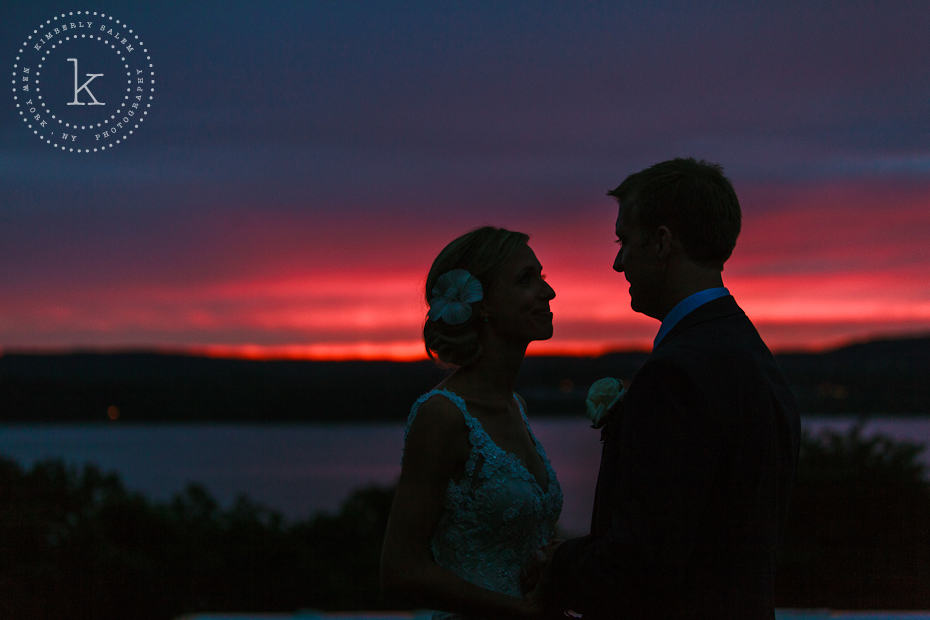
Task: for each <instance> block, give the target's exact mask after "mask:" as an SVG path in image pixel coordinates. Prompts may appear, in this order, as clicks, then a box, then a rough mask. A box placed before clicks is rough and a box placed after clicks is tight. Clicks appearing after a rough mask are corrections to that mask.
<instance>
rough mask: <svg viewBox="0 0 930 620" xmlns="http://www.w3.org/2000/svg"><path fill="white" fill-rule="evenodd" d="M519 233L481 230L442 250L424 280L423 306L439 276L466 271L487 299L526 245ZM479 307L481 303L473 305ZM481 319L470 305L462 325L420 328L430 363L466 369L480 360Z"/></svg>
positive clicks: (430, 324)
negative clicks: (501, 272) (506, 264)
mask: <svg viewBox="0 0 930 620" xmlns="http://www.w3.org/2000/svg"><path fill="white" fill-rule="evenodd" d="M529 239H530V237H529V235H527V234H524V233H521V232H514V231H511V230H505V229H503V228H494V227H491V226H484V227H482V228H477V229H475V230H473V231H471V232H469V233H466V234H464V235H462V236H461V237H458V238H457V239H455V240H453V241H452V242H450V243H449V244H448V245H447V246H446V247H444V248H443V249H442V251H441V252H440V253H439V255H438V256H437V257H436V260H434V261H433V266H432V267H430V270H429V275H428V276H427V277H426V303H427V305H429V304H430V302H431V301H432V291H433V287H434V286H436V280H438V279H439V276H441V275H442V274H444V273H446V272H449V271H452V270H453V269H465V270H467V271H468V272H469V273H470V274H471V275H473V276H474V277H475V278H477V279H478V281H479V282H481V287H482V289H484V294H485V296H487V294H488V290H489V289H490V288H491V284H493V283H494V280H495V278H496V277H497V271H498V269H499V268H500V266H501V265H502V264H503V263H504V262H505V261H506V260H507V259H508V258H510V256H511V255H512V254H513V253H514V251H515V250H517V249H518V248H520V247H521V246H523V245H526V243H527V242H528V241H529ZM475 303H481V302H475ZM480 326H481V317H480V316H478V312H477V311H476V308H475V304H472V313H471V317H470V318H469V319H468V320H467V321H465V322H464V323H462V324H459V325H449V324H448V323H446V322H445V321H442V320H439V321H433V320H431V319H430V318H429V317H427V319H426V324H425V325H424V326H423V342H424V343H425V344H426V353H427V355H429V357H430V359H432V360H433V361H437V358H438V361H439V362H441V363H442V364H445V365H448V366H468V365H469V364H473V363H474V362H476V361H478V359H479V358H480V357H481V344H480V343H479V342H478V330H479V329H480Z"/></svg>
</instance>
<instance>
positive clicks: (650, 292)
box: [613, 202, 662, 318]
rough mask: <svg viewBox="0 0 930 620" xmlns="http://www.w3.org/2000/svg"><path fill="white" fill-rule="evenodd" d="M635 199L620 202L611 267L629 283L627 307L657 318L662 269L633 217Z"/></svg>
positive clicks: (647, 238) (659, 311) (644, 234)
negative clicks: (615, 248) (615, 252)
mask: <svg viewBox="0 0 930 620" xmlns="http://www.w3.org/2000/svg"><path fill="white" fill-rule="evenodd" d="M634 206H635V203H633V202H626V203H621V204H620V209H619V212H618V214H617V224H616V233H617V243H619V244H620V249H619V250H618V251H617V258H616V259H614V265H613V267H614V271H617V272H619V273H622V274H623V276H624V277H625V278H626V280H627V282H629V283H630V307H632V308H633V311H634V312H640V313H642V314H645V315H647V316H651V317H653V318H659V315H661V310H660V309H659V303H658V301H659V297H660V293H661V291H660V288H661V282H662V273H661V270H660V269H659V267H660V265H659V264H658V262H657V260H656V257H655V256H652V254H651V253H650V247H649V236H648V235H647V234H646V233H645V232H644V231H643V229H642V228H641V227H640V226H639V224H638V223H637V221H636V217H635V213H634Z"/></svg>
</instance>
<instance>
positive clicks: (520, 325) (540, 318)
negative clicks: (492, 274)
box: [483, 245, 555, 344]
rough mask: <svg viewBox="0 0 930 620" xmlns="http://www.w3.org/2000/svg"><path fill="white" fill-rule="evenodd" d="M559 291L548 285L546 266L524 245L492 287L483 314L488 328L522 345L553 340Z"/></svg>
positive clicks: (503, 266) (506, 265)
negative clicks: (554, 306) (553, 305)
mask: <svg viewBox="0 0 930 620" xmlns="http://www.w3.org/2000/svg"><path fill="white" fill-rule="evenodd" d="M554 297H555V291H554V290H552V287H551V286H549V284H547V283H546V280H545V276H544V275H543V273H542V265H541V264H540V263H539V261H538V260H537V259H536V254H534V253H533V250H531V249H530V247H529V246H527V245H524V246H522V247H521V248H519V249H518V250H516V251H515V252H514V253H513V255H512V256H511V257H510V258H509V259H508V260H507V261H506V262H505V263H504V264H503V265H502V266H501V269H500V271H499V272H498V274H497V278H496V279H495V280H494V282H493V283H492V284H491V286H490V288H489V290H488V294H487V297H486V301H485V303H484V308H483V314H484V315H485V316H487V317H488V322H487V325H488V326H489V327H490V328H491V329H493V330H494V332H495V333H496V334H497V335H498V336H500V337H501V338H503V339H504V340H507V341H512V342H518V343H522V344H526V343H529V342H531V341H533V340H546V339H548V338H551V337H552V311H551V310H550V308H549V301H550V300H551V299H552V298H554Z"/></svg>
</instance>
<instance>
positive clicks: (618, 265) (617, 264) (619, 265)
mask: <svg viewBox="0 0 930 620" xmlns="http://www.w3.org/2000/svg"><path fill="white" fill-rule="evenodd" d="M614 271H616V272H617V273H623V259H622V258H621V257H620V252H617V258H615V259H614Z"/></svg>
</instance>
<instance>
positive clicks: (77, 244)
mask: <svg viewBox="0 0 930 620" xmlns="http://www.w3.org/2000/svg"><path fill="white" fill-rule="evenodd" d="M83 8H89V9H90V8H92V9H94V10H100V11H103V12H107V13H109V12H112V14H113V15H114V16H116V17H118V18H119V19H120V20H122V21H123V22H126V23H127V24H129V25H130V26H131V27H133V28H134V29H135V30H136V31H137V32H138V33H139V34H140V35H142V36H143V37H144V38H145V42H146V45H147V46H148V47H149V48H150V50H151V54H152V59H153V62H154V64H155V71H156V73H157V91H156V94H155V100H154V103H153V107H152V110H151V113H150V114H149V116H148V117H147V118H146V120H145V122H144V123H143V125H142V127H141V128H140V129H139V130H138V132H136V134H135V135H134V136H132V138H131V139H130V140H129V141H128V142H126V143H125V144H121V145H119V146H117V147H116V148H115V149H113V150H111V151H107V152H103V153H95V154H81V155H79V154H75V153H64V152H60V151H56V150H53V149H52V148H51V147H50V146H48V145H46V144H44V143H43V142H40V141H39V140H38V139H37V138H36V137H35V136H33V135H32V134H31V131H29V130H27V128H26V127H25V126H24V123H23V122H22V121H21V120H20V118H19V114H18V113H17V110H16V108H15V106H14V104H13V101H12V98H11V97H10V96H9V95H8V105H7V110H6V112H5V113H4V114H0V138H2V142H0V145H2V150H0V261H2V264H3V265H4V268H3V270H2V271H0V274H2V275H0V290H2V291H3V295H2V296H0V347H3V348H5V349H19V348H68V347H74V346H82V347H107V348H109V347H128V346H132V347H139V346H142V347H169V348H194V349H198V350H209V351H213V352H220V353H223V352H226V353H230V354H249V355H309V356H343V355H348V356H364V357H379V356H400V357H409V356H413V355H418V354H419V352H420V350H421V345H420V344H419V341H418V335H419V333H420V329H421V322H422V319H423V315H424V312H425V307H424V306H423V302H422V300H421V295H422V293H421V291H420V288H421V287H422V284H423V280H424V279H425V274H426V271H427V269H428V267H429V264H430V262H431V261H432V259H433V257H434V256H435V254H436V252H438V250H439V249H440V248H441V247H442V246H443V245H444V244H445V243H446V242H448V241H449V240H451V239H452V238H454V237H455V236H457V235H458V234H461V233H462V232H465V231H467V230H469V229H471V228H473V227H476V226H479V225H482V224H495V225H501V226H506V227H510V228H515V229H518V230H523V231H526V232H528V233H530V235H531V245H532V246H533V247H534V249H535V250H536V252H537V254H538V255H539V258H540V260H541V261H542V263H543V265H544V266H545V269H546V272H547V274H548V276H549V279H550V282H552V284H553V286H554V287H555V289H556V291H557V293H558V295H559V296H558V297H557V298H556V300H555V301H554V302H553V309H554V311H555V314H556V335H555V337H554V338H553V339H552V340H551V341H550V342H548V343H542V344H540V345H534V348H533V349H531V351H537V352H543V351H576V352H592V351H597V350H602V349H605V348H616V347H628V346H645V345H646V344H647V343H648V342H649V341H651V339H652V336H653V335H654V333H655V330H656V329H657V325H656V324H655V323H654V322H653V321H650V320H648V319H644V318H642V317H639V316H637V315H634V314H633V313H632V311H631V310H630V308H629V300H628V299H627V297H626V286H625V285H624V283H623V281H622V278H620V277H619V276H617V275H616V274H613V273H611V272H610V270H609V264H610V261H611V259H612V252H613V251H614V249H615V248H614V246H613V245H612V244H611V239H612V236H611V235H612V226H613V219H614V216H615V213H614V208H615V207H614V204H613V203H612V202H611V201H610V200H609V199H607V198H606V197H605V196H604V192H605V191H606V190H607V189H609V188H612V187H614V186H616V185H617V184H618V183H619V182H620V181H621V180H622V179H623V177H625V176H626V175H627V174H629V173H631V172H635V171H637V170H639V169H641V168H644V167H646V166H648V165H650V164H652V163H654V162H656V161H659V160H662V159H667V158H670V157H674V156H681V155H686V156H696V157H700V158H705V159H708V160H711V161H717V162H720V163H721V164H723V166H724V168H725V169H726V172H727V174H728V175H729V176H730V178H731V179H732V181H733V183H734V186H735V187H736V190H737V192H738V194H739V195H740V199H741V202H742V205H743V211H744V227H743V234H742V236H741V239H740V242H739V244H738V246H737V250H736V252H735V253H734V257H733V259H732V260H731V262H730V263H728V266H727V270H726V271H725V273H724V276H725V282H726V283H727V284H728V285H729V286H730V288H731V290H732V292H733V293H734V295H735V296H736V297H737V300H738V301H739V302H740V303H741V304H742V305H743V307H744V308H745V309H746V310H747V312H748V313H749V314H750V316H751V317H752V318H753V319H754V320H755V321H756V323H757V325H759V327H760V331H761V332H762V334H763V336H764V337H766V338H767V339H768V340H769V341H770V343H771V344H773V346H775V347H776V348H779V347H780V348H791V347H798V346H807V347H821V346H826V345H828V344H831V343H836V342H840V341H842V340H845V339H849V338H865V337H869V336H872V335H875V334H889V333H892V334H899V333H926V332H928V331H930V278H928V277H927V276H926V274H927V273H928V272H930V252H928V250H927V246H926V241H927V240H928V239H930V147H928V144H930V37H928V36H927V33H928V32H930V10H928V8H927V5H926V3H923V2H883V3H859V2H842V3H840V2H838V3H816V4H812V3H806V2H798V3H784V2H768V3H745V2H733V3H713V5H712V6H711V5H710V3H687V2H681V3H661V2H660V3H654V2H650V3H636V4H622V3H603V4H594V3H584V4H581V3H576V4H571V3H546V2H526V3H510V2H508V3H497V2H487V3H471V2H470V3H445V2H420V3H404V4H402V5H401V4H400V3H396V4H394V3H343V2H292V3H288V2H274V3H258V2H231V3H219V2H196V3H190V5H188V3H180V2H168V3H161V2H158V3H155V2H151V3H144V2H140V3H131V4H130V3H116V2H102V3H98V4H97V5H95V6H93V7H90V6H87V7H83ZM74 9H75V7H74V6H72V5H70V4H68V5H66V4H63V3H57V2H28V3H27V2H14V3H13V4H12V6H8V5H5V10H4V14H3V19H2V20H0V41H2V43H3V45H2V47H0V51H2V53H4V54H6V56H7V63H8V65H7V66H8V68H9V69H10V70H11V71H12V70H13V64H14V63H15V57H16V55H17V49H19V47H20V45H21V43H22V42H23V41H24V39H25V37H26V36H27V35H28V34H30V33H32V30H33V29H35V28H37V27H38V25H39V24H42V23H44V22H45V20H46V19H51V18H52V17H53V16H55V15H58V14H59V13H60V12H62V11H65V12H67V11H69V10H74ZM62 51H64V49H63V50H62ZM57 60H58V61H59V62H61V61H63V58H57ZM8 92H9V91H8Z"/></svg>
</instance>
